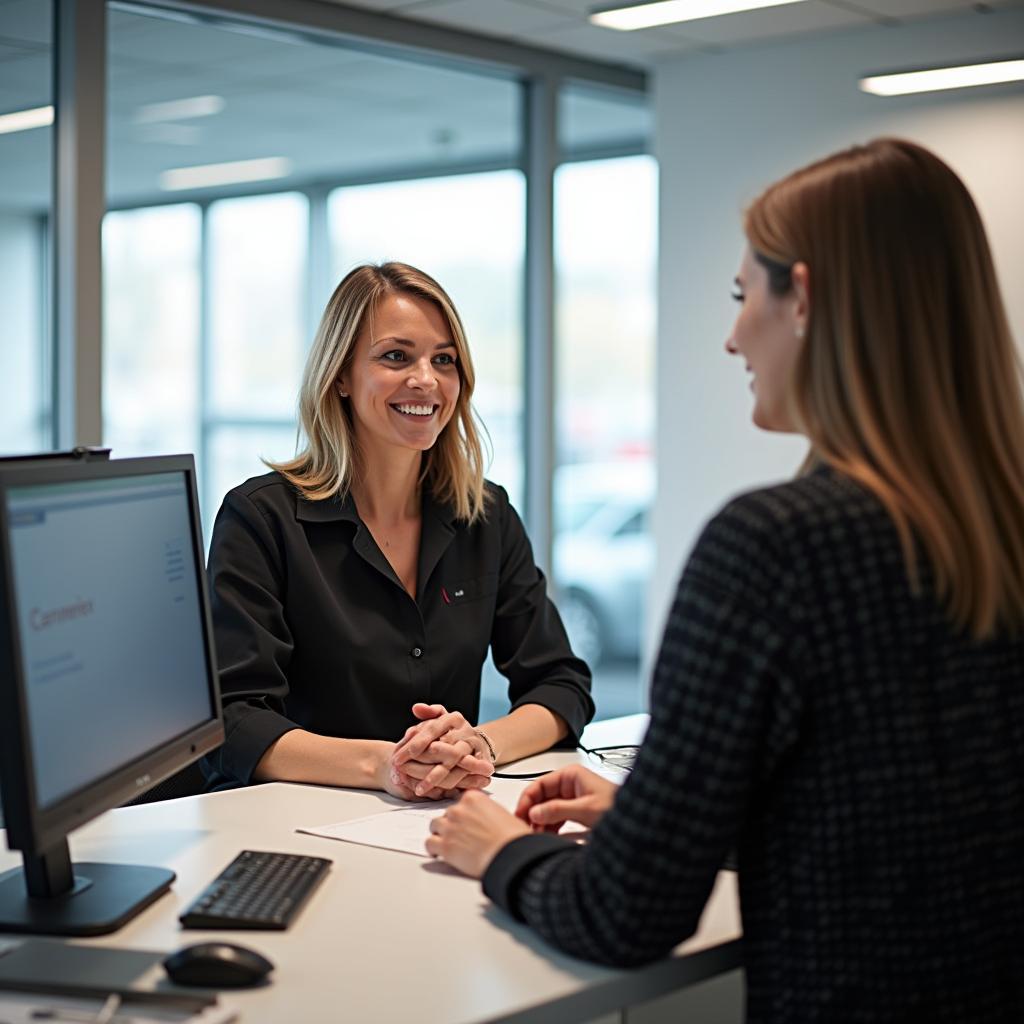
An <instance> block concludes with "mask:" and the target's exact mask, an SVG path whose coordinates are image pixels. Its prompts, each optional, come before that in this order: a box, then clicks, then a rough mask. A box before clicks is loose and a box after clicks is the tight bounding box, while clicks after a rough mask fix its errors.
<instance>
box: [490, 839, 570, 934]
mask: <svg viewBox="0 0 1024 1024" xmlns="http://www.w3.org/2000/svg"><path fill="white" fill-rule="evenodd" d="M574 845H575V844H574V843H573V842H572V841H571V840H568V839H564V838H562V836H556V835H552V834H551V833H550V832H535V833H533V834H532V835H528V836H520V837H519V838H518V839H513V840H512V841H511V842H510V843H506V844H505V845H504V846H503V847H502V848H501V849H500V850H499V851H498V852H497V854H496V855H495V857H494V860H492V861H491V863H490V864H489V865H488V866H487V870H486V871H485V872H484V877H483V879H482V881H483V888H484V895H485V896H486V897H487V898H488V899H489V900H491V902H493V903H496V904H497V905H498V906H499V907H501V908H502V910H505V911H507V912H508V913H510V914H511V915H512V916H513V917H515V918H516V919H517V920H519V921H522V920H523V917H522V915H521V914H520V913H519V905H518V899H517V896H518V890H519V883H520V882H521V881H522V879H523V877H524V876H525V875H526V874H528V873H529V870H530V868H532V867H533V866H534V865H535V864H537V863H539V862H540V861H542V860H545V859H546V858H548V857H550V856H551V855H552V854H555V853H564V852H565V851H566V850H571V849H573V847H574Z"/></svg>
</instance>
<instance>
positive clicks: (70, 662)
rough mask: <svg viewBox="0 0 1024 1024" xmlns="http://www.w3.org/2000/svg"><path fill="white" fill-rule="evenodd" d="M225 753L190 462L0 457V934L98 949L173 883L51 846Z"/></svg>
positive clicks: (152, 869)
mask: <svg viewBox="0 0 1024 1024" xmlns="http://www.w3.org/2000/svg"><path fill="white" fill-rule="evenodd" d="M223 739H224V727H223V721H222V718H221V713H220V697H219V693H218V687H217V674H216V661H215V657H214V650H213V638H212V627H211V625H210V609H209V599H208V595H207V590H206V573H205V569H204V566H203V545H202V529H201V527H200V523H199V507H198V502H197V500H196V479H195V464H194V461H193V459H192V457H191V456H190V455H168V456H160V457H155V458H145V459H123V460H106V459H102V458H98V457H93V456H92V454H91V453H88V452H86V453H84V454H83V455H82V456H81V457H79V456H78V455H77V453H72V454H71V455H69V456H66V457H51V458H46V459H23V460H5V459H0V789H2V791H3V800H4V812H5V819H6V821H5V825H6V838H7V845H8V847H9V848H10V849H16V850H20V851H21V854H22V864H23V866H22V868H21V869H15V870H13V871H8V872H6V873H4V874H2V875H0V933H2V932H40V933H46V934H57V935H102V934H104V933H106V932H109V931H112V930H114V929H115V928H118V927H120V926H121V925H122V924H123V923H124V922H125V921H127V920H128V919H129V918H130V917H132V916H133V915H134V914H137V913H139V911H140V910H142V908H144V907H145V906H147V905H148V904H149V903H151V902H152V901H153V900H155V899H157V898H158V897H159V896H160V894H161V893H163V892H165V891H166V890H167V888H168V887H169V886H170V884H171V882H172V881H173V879H174V873H173V871H170V870H169V869H167V868H162V867H157V866H154V865H141V864H111V863H106V862H98V863H93V862H72V861H71V856H70V848H69V846H68V841H67V836H68V833H70V832H72V831H73V830H74V829H76V828H78V827H80V826H81V825H84V824H85V823H86V822H88V821H90V820H91V819H93V818H95V817H96V816H97V815H99V814H102V813H103V812H104V811H107V810H109V809H111V808H113V807H117V806H119V805H120V804H123V803H124V802H125V801H128V800H132V799H136V798H138V797H139V796H140V795H141V794H144V793H146V792H147V791H148V790H150V789H151V788H152V787H154V786H156V785H158V784H159V783H161V782H162V781H163V780H165V779H170V778H173V777H174V776H175V775H176V773H178V772H180V771H182V770H183V769H186V768H188V767H189V766H190V765H192V764H194V762H195V761H197V760H198V759H199V758H200V757H202V756H203V754H206V753H208V752H209V751H211V750H213V749H214V748H216V747H217V746H218V745H219V744H220V743H221V742H223Z"/></svg>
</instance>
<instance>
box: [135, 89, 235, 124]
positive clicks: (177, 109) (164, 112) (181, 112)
mask: <svg viewBox="0 0 1024 1024" xmlns="http://www.w3.org/2000/svg"><path fill="white" fill-rule="evenodd" d="M223 109H224V97H223V96H212V95H208V96H189V97H188V98H186V99H182V100H167V101H165V102H163V103H147V104H145V106H141V107H139V108H138V109H137V110H136V111H135V118H134V120H135V123H136V124H156V123H157V122H159V121H187V120H188V119H189V118H192V117H211V116H212V115H213V114H219V113H220V112H221V111H222V110H223Z"/></svg>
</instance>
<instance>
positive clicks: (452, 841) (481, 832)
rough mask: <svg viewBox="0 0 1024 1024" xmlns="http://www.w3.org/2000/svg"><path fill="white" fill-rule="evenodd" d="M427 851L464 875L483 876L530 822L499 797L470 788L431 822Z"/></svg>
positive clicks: (524, 833)
mask: <svg viewBox="0 0 1024 1024" xmlns="http://www.w3.org/2000/svg"><path fill="white" fill-rule="evenodd" d="M430 832H431V834H430V835H429V836H428V837H427V853H429V854H430V856H431V857H436V858H437V859H438V860H443V861H444V862H445V863H446V864H451V866H452V867H453V868H457V869H458V870H459V871H461V872H462V873H463V874H464V875H469V876H470V877H471V878H480V877H481V876H482V875H483V873H484V872H485V871H486V870H487V867H488V865H489V864H490V863H491V861H492V860H494V858H495V856H496V855H497V853H498V851H499V850H500V849H501V848H502V847H503V846H504V845H505V844H506V843H509V842H511V841H512V840H513V839H518V838H519V837H520V836H527V835H529V834H530V832H531V829H530V826H529V825H527V824H526V823H525V822H523V821H520V820H519V819H518V818H517V817H516V816H515V815H514V814H510V813H509V812H508V811H506V810H505V808H504V807H502V806H501V804H499V803H498V802H497V801H495V800H492V799H490V797H487V796H484V794H483V793H478V792H476V791H474V790H467V791H466V792H465V793H463V794H462V796H461V797H460V798H459V802H458V803H457V804H455V805H454V806H452V807H449V808H448V810H447V811H445V812H444V814H442V815H439V816H438V817H436V818H434V820H433V821H431V823H430Z"/></svg>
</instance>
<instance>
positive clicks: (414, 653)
mask: <svg viewBox="0 0 1024 1024" xmlns="http://www.w3.org/2000/svg"><path fill="white" fill-rule="evenodd" d="M409 653H410V654H411V655H412V656H413V657H414V658H421V657H423V651H422V650H421V649H420V648H419V647H414V648H413V649H412V650H411V651H410V652H409Z"/></svg>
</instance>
